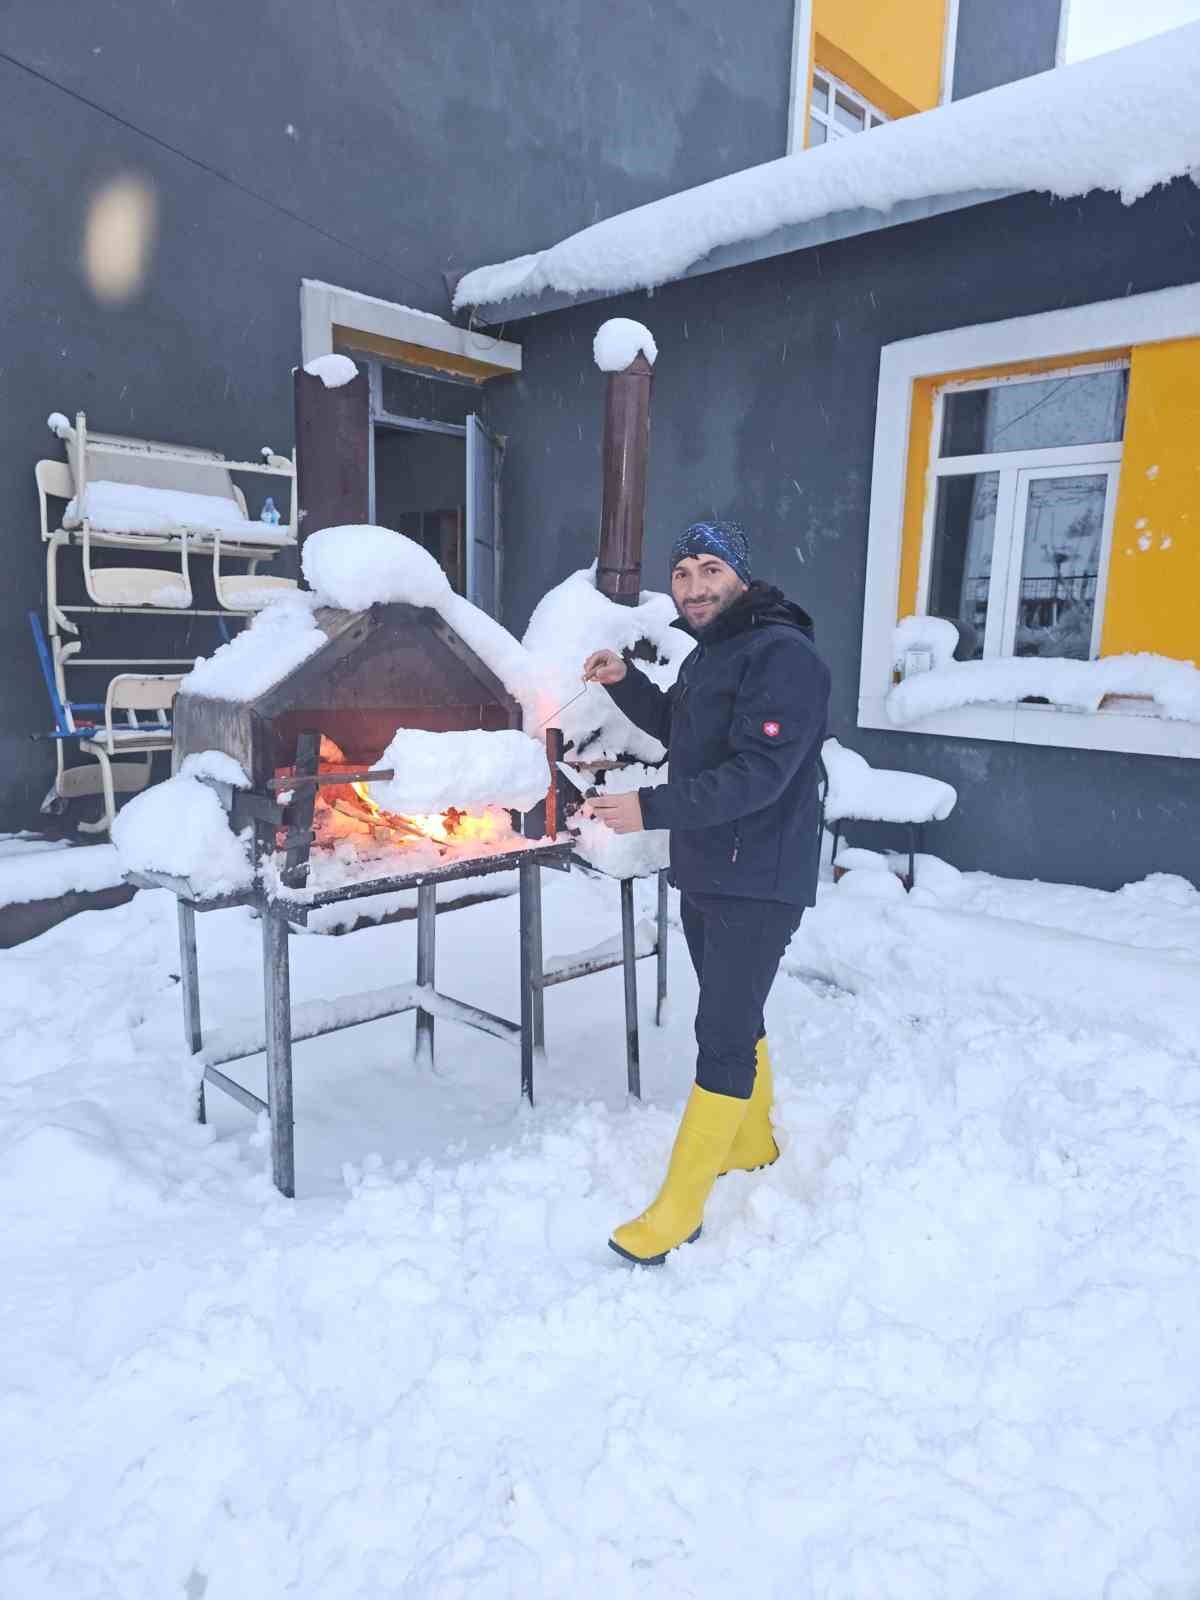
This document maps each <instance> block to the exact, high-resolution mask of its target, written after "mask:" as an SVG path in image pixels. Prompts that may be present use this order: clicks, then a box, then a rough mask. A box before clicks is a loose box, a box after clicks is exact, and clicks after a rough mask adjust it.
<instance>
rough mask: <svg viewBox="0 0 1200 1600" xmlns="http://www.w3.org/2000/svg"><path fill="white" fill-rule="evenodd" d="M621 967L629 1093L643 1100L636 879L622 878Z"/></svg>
mask: <svg viewBox="0 0 1200 1600" xmlns="http://www.w3.org/2000/svg"><path fill="white" fill-rule="evenodd" d="M621 965H622V967H623V968H624V974H625V1070H626V1076H627V1079H628V1083H629V1092H630V1094H631V1095H633V1096H634V1098H635V1099H637V1100H640V1099H641V1098H642V1067H641V1061H640V1058H639V1049H638V998H637V930H636V927H635V925H634V918H633V879H632V878H622V879H621Z"/></svg>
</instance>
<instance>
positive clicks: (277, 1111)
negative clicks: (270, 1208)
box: [260, 905, 296, 1199]
mask: <svg viewBox="0 0 1200 1600" xmlns="http://www.w3.org/2000/svg"><path fill="white" fill-rule="evenodd" d="M260 920H261V922H262V940H263V990H264V999H265V1002H266V1007H265V1009H266V1020H267V1107H268V1110H269V1113H270V1117H271V1176H272V1178H273V1179H274V1180H275V1187H276V1188H277V1189H278V1190H279V1192H280V1194H284V1195H287V1197H288V1198H289V1199H291V1198H292V1196H294V1195H295V1193H296V1152H295V1144H294V1134H293V1127H292V992H291V976H290V973H289V971H288V925H287V917H286V916H285V915H284V914H283V913H282V912H279V911H276V910H275V908H274V907H273V906H269V905H264V906H263V907H262V914H261V919H260Z"/></svg>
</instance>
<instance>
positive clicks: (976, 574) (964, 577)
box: [929, 472, 1000, 661]
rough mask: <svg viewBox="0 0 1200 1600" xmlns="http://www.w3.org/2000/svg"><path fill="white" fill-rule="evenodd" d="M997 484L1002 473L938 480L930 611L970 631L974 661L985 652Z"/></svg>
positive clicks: (968, 637) (967, 637)
mask: <svg viewBox="0 0 1200 1600" xmlns="http://www.w3.org/2000/svg"><path fill="white" fill-rule="evenodd" d="M999 486H1000V474H999V473H998V472H968V473H963V474H962V475H961V476H959V477H953V478H940V479H939V480H938V494H937V510H936V513H935V516H934V528H933V562H932V566H931V571H930V578H929V611H930V613H931V614H932V615H933V616H937V617H949V618H951V619H952V620H953V621H955V622H958V623H959V624H960V625H962V626H963V627H964V629H965V630H967V631H966V634H965V636H964V640H963V646H964V648H963V651H962V656H963V658H964V659H970V660H974V661H977V660H978V659H979V658H980V656H982V655H983V635H984V629H985V628H986V626H987V614H988V591H989V588H990V586H991V576H992V545H993V543H994V541H995V536H996V495H997V491H998V489H999ZM972 635H973V638H972ZM968 650H969V657H968Z"/></svg>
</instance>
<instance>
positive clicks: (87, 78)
mask: <svg viewBox="0 0 1200 1600" xmlns="http://www.w3.org/2000/svg"><path fill="white" fill-rule="evenodd" d="M791 33H792V0H749V3H748V4H741V5H739V6H738V8H737V10H736V13H735V12H733V11H732V9H731V8H730V7H729V6H728V5H727V4H725V3H723V0H689V4H688V5H687V6H686V7H682V6H671V7H666V6H662V5H657V4H653V3H652V0H612V3H610V4H608V5H605V6H603V7H596V6H591V5H587V4H585V3H584V0H535V3H528V4H524V5H520V6H511V5H510V6H500V5H497V4H495V3H494V0H436V3H435V0H399V3H397V0H392V3H388V4H383V3H380V0H355V3H354V4H351V5H328V4H324V3H318V0H289V3H285V0H206V3H205V4H203V5H201V4H195V3H193V4H186V3H185V4H179V5H172V6H165V5H162V4H159V3H157V0H121V3H117V0H96V3H94V4H90V5H88V6H84V7H79V6H76V5H72V4H68V3H67V0H45V3H42V4H37V5H35V4H33V3H32V0H16V4H13V5H9V6H7V7H5V8H4V50H5V52H6V55H7V56H9V57H12V58H14V59H15V61H16V62H18V63H21V64H22V65H14V64H13V62H12V61H10V60H7V59H5V60H0V144H2V146H3V149H4V151H5V159H4V161H3V163H0V214H3V216H4V218H5V229H4V250H3V264H2V266H0V311H2V313H3V319H4V330H5V335H4V347H3V350H2V351H0V417H2V418H3V421H4V448H3V450H2V451H0V508H2V510H3V533H2V534H0V537H2V538H3V541H4V560H5V570H6V578H7V582H6V583H5V585H4V586H3V590H2V592H0V608H2V609H0V686H2V687H0V828H7V827H13V826H17V825H20V824H23V823H27V822H29V821H31V820H32V819H33V817H34V816H35V814H36V807H37V804H38V802H39V801H40V799H41V796H42V794H43V793H44V791H45V789H46V786H47V784H48V782H49V777H50V772H51V769H52V760H51V757H50V754H49V750H48V747H47V746H46V745H44V744H42V745H34V744H31V743H30V740H29V735H30V734H31V733H32V732H34V731H35V730H39V729H44V728H45V727H46V726H47V724H48V720H49V719H48V706H47V702H46V697H45V695H44V692H43V690H42V687H41V681H40V678H39V675H38V672H37V668H36V663H35V658H34V653H33V649H32V644H31V639H30V634H29V629H28V625H27V621H26V612H27V611H29V610H30V609H37V608H40V607H41V605H42V603H43V564H42V553H41V550H40V549H39V546H38V540H37V509H36V497H35V493H34V485H33V466H34V463H35V462H36V461H37V460H38V458H39V457H41V456H44V455H52V456H56V457H60V456H61V450H60V446H59V445H58V443H57V441H55V440H54V439H53V438H52V437H51V435H50V434H49V432H48V431H47V430H46V427H45V421H44V419H45V417H46V416H47V414H48V413H49V412H50V411H64V412H67V413H69V414H71V415H74V413H75V412H76V411H77V410H80V409H82V410H85V411H86V412H87V414H88V418H89V421H90V422H91V424H92V425H93V426H94V427H96V428H100V429H103V430H107V431H113V432H130V433H135V434H141V435H143V436H149V437H153V438H159V439H166V440H171V441H176V442H191V443H197V444H206V445H211V446H215V447H217V448H219V449H222V450H224V451H225V452H226V453H228V454H231V455H238V456H245V455H247V454H253V453H254V452H256V451H257V450H258V448H259V447H260V446H261V445H262V444H264V443H269V444H271V445H272V446H274V447H275V448H276V449H279V450H288V449H290V447H291V440H292V419H291V382H290V377H289V373H290V369H291V367H292V366H293V365H294V364H295V362H296V361H297V359H298V357H299V353H300V339H299V315H298V296H299V282H300V279H301V278H302V277H310V278H319V279H324V280H326V281H328V282H332V283H336V284H340V285H343V286H345V287H347V288H352V289H358V290H361V291H364V292H366V293H369V294H375V295H379V296H381V297H383V298H385V299H389V300H394V301H399V302H401V303H404V304H408V305H413V306H416V307H418V308H421V309H425V310H433V311H438V312H443V313H444V312H445V311H446V310H447V299H446V292H445V286H444V283H443V278H442V274H443V272H444V271H448V270H449V271H457V270H461V269H463V268H465V267H468V266H473V265H476V264H478V263H480V262H483V261H494V260H499V259H502V258H504V257H507V256H511V255H514V254H518V253H520V252H523V251H527V250H532V249H535V248H537V247H539V246H542V245H545V244H547V243H550V242H552V241H553V240H554V239H556V238H559V237H562V236H563V235H565V234H568V233H571V232H573V231H574V230H576V229H578V228H581V227H584V226H586V225H587V224H589V223H591V222H593V221H594V220H596V218H598V217H600V216H606V215H610V214H611V213H613V212H617V211H621V210H623V209H625V208H627V207H630V206H635V205H638V204H640V203H642V202H644V201H648V200H652V199H656V198H658V197H659V196H661V195H664V194H667V193H670V192H672V191H674V190H677V189H680V188H686V187H688V186H689V185H692V184H696V183H700V182H702V181H704V180H706V179H708V178H713V177H716V176H719V175H721V174H723V173H727V172H731V171H734V170H736V169H738V168H741V167H745V166H750V165H753V164H755V163H757V162H760V161H764V160H769V159H771V158H773V157H775V156H777V155H780V154H781V153H782V152H783V150H784V148H785V145H786V136H787V118H788V94H789V63H790V50H791ZM122 173H134V174H136V175H138V176H139V177H140V178H141V179H142V180H143V181H144V183H145V184H147V185H148V186H149V188H150V189H151V191H152V193H153V195H154V196H155V199H156V204H157V212H158V232H157V239H158V242H157V247H156V249H155V251H154V253H153V255H152V257H151V259H150V270H149V275H148V278H147V280H146V282H145V284H144V286H143V288H142V289H141V291H140V292H139V293H137V294H136V295H134V296H133V297H132V298H131V299H129V300H127V301H125V302H123V303H119V304H112V305H100V304H98V303H97V301H96V300H95V299H94V298H93V296H92V295H91V293H90V292H89V290H88V288H87V287H86V286H85V284H84V282H83V280H82V277H81V273H80V270H79V251H80V239H81V235H82V229H83V219H84V215H85V212H86V210H87V207H88V204H89V200H90V199H91V198H92V197H93V196H94V195H95V194H96V192H97V191H98V189H99V188H100V186H101V185H103V184H104V183H105V182H106V181H108V180H111V179H112V178H113V177H114V176H116V175H118V174H122ZM139 626H140V624H131V625H130V627H129V630H128V634H127V636H129V637H130V638H131V646H130V647H131V648H132V632H133V629H134V628H136V627H139ZM206 648H211V640H209V639H208V638H206V637H204V636H203V630H198V631H197V632H196V633H195V634H194V636H193V637H192V638H191V640H190V641H189V645H188V650H189V651H195V650H200V649H206ZM106 653H108V652H107V651H106ZM185 653H186V652H185Z"/></svg>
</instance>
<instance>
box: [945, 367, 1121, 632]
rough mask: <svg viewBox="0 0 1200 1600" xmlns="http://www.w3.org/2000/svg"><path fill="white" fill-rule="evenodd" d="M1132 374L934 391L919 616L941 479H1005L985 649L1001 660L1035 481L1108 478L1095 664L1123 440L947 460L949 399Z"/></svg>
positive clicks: (979, 382)
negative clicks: (979, 476)
mask: <svg viewBox="0 0 1200 1600" xmlns="http://www.w3.org/2000/svg"><path fill="white" fill-rule="evenodd" d="M1128 370H1129V362H1128V360H1126V359H1121V360H1118V361H1100V362H1089V363H1088V364H1086V365H1081V366H1070V367H1060V368H1058V369H1057V370H1052V371H1049V372H1038V373H1017V374H1012V375H999V376H996V377H993V378H975V379H967V380H957V381H951V382H949V383H945V384H942V385H940V386H939V388H938V389H937V390H935V392H934V399H933V428H932V430H931V435H930V442H929V448H930V460H929V470H928V479H927V481H928V485H929V488H928V492H927V494H926V496H925V516H924V522H923V524H922V529H921V560H920V568H919V575H918V580H917V611H918V614H919V615H921V616H924V615H925V613H926V609H927V607H928V605H929V585H930V581H931V576H932V570H933V546H934V536H935V523H936V516H937V486H938V483H939V482H940V480H941V479H942V478H953V477H961V476H966V475H968V474H973V473H981V472H995V473H998V474H999V479H1000V481H999V485H998V491H997V501H996V518H995V522H996V527H995V534H994V539H993V544H992V580H993V585H994V591H995V592H994V594H993V595H989V597H988V620H987V631H986V634H985V636H984V643H983V656H984V659H985V660H989V661H990V660H996V659H997V658H1000V657H1004V656H1011V655H1012V654H1014V644H1015V638H1016V629H1017V612H1018V605H1019V598H1020V575H1021V560H1022V556H1023V554H1024V544H1025V514H1026V506H1027V504H1028V497H1029V484H1030V482H1031V481H1032V480H1034V479H1036V478H1051V477H1058V478H1066V477H1076V476H1078V477H1092V476H1095V477H1099V476H1100V475H1101V474H1104V475H1105V476H1107V478H1108V490H1107V493H1106V495H1105V501H1104V526H1103V530H1102V536H1101V546H1100V553H1099V558H1098V562H1099V571H1098V574H1097V581H1096V604H1095V612H1094V615H1093V618H1092V636H1091V642H1090V651H1089V654H1090V656H1091V657H1092V659H1094V658H1095V656H1096V654H1097V652H1098V650H1099V647H1100V634H1101V631H1102V629H1103V624H1104V595H1105V588H1106V581H1107V576H1108V563H1109V557H1110V555H1111V552H1112V530H1113V523H1114V521H1115V520H1116V505H1117V493H1118V488H1119V480H1120V466H1121V456H1122V453H1123V450H1124V444H1123V441H1122V440H1120V439H1118V440H1110V441H1108V442H1106V443H1104V444H1087V445H1058V446H1053V447H1051V448H1049V449H1041V450H1035V449H1027V450H993V451H986V452H984V453H983V454H981V455H972V456H943V455H941V454H940V453H939V452H940V449H941V439H942V433H943V428H944V424H945V413H946V398H947V396H949V395H955V394H966V393H968V392H970V391H971V390H979V389H999V388H1004V387H1007V386H1008V385H1011V384H1028V383H1052V382H1054V381H1055V379H1058V378H1084V377H1087V376H1089V375H1090V374H1092V373H1096V372H1128Z"/></svg>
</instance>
